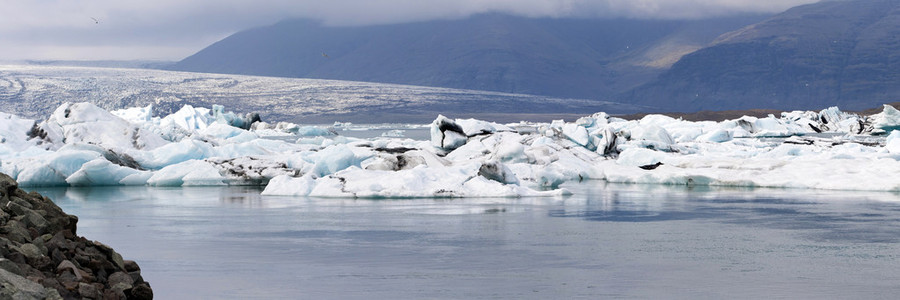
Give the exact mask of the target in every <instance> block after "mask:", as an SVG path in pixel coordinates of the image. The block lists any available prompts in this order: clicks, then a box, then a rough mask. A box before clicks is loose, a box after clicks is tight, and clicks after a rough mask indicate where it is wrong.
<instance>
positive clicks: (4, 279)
mask: <svg viewBox="0 0 900 300" xmlns="http://www.w3.org/2000/svg"><path fill="white" fill-rule="evenodd" d="M0 287H2V289H0V299H44V298H47V296H48V295H49V293H48V291H47V289H46V288H44V287H43V286H41V285H40V284H38V283H36V282H34V281H31V280H28V279H26V278H25V277H22V276H19V275H16V274H13V273H11V272H9V271H7V270H3V269H0Z"/></svg>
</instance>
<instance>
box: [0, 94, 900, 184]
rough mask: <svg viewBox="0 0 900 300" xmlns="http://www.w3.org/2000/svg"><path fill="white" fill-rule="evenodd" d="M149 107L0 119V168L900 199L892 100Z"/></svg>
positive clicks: (76, 180) (33, 178)
mask: <svg viewBox="0 0 900 300" xmlns="http://www.w3.org/2000/svg"><path fill="white" fill-rule="evenodd" d="M152 111H153V108H152V106H147V107H140V108H131V109H125V110H119V111H115V112H112V113H110V112H107V111H105V110H103V109H101V108H99V107H96V106H94V105H91V104H86V103H75V104H68V103H67V104H63V105H62V106H60V107H59V108H58V109H57V110H56V111H55V112H54V113H53V114H52V115H51V116H49V118H48V119H47V120H46V121H42V122H36V121H34V120H28V119H23V118H19V117H16V116H12V115H8V114H2V113H0V171H2V172H5V173H7V174H9V175H10V176H13V177H14V178H16V179H17V180H18V181H19V182H20V184H21V185H23V186H28V185H32V186H35V185H79V186H81V185H155V186H184V185H222V184H263V185H266V188H265V191H264V193H265V194H267V195H295V196H297V195H299V196H314V197H368V198H398V197H399V198H408V197H531V196H560V195H563V194H565V193H566V192H565V191H563V190H559V189H557V188H558V186H559V185H560V184H561V183H563V182H566V181H573V180H605V181H609V182H621V183H640V184H675V185H693V186H698V185H718V186H742V187H776V188H812V189H835V190H874V191H900V178H898V177H896V176H889V174H896V173H898V172H900V131H893V130H894V129H897V128H900V111H897V110H895V109H893V108H892V107H889V106H886V107H885V109H884V111H883V112H882V113H880V114H877V115H873V116H859V115H855V114H850V113H845V112H841V111H840V110H839V109H837V108H829V109H826V110H822V111H820V112H803V111H795V112H787V113H783V114H782V115H781V117H775V116H771V115H770V116H768V117H765V118H757V117H749V116H745V117H742V118H739V119H735V120H727V121H723V122H710V121H705V122H689V121H684V120H680V119H675V118H671V117H666V116H661V115H648V116H646V117H644V118H642V119H640V120H634V121H628V120H623V119H619V118H615V117H611V116H609V115H607V114H605V113H597V114H594V115H591V116H586V117H583V118H580V119H578V120H577V121H575V122H568V123H567V122H563V121H554V122H552V123H527V122H520V123H516V124H507V125H502V124H496V123H491V122H488V121H481V120H474V119H465V120H453V119H450V118H446V117H443V116H439V117H438V118H437V119H436V120H435V122H434V123H433V124H432V125H431V127H430V132H431V138H430V139H429V140H412V139H407V138H401V137H398V135H397V134H393V135H388V136H384V137H373V138H369V139H358V138H350V137H345V136H341V135H339V134H338V132H340V130H336V129H341V130H344V129H346V128H350V126H353V128H357V129H359V128H362V129H365V127H360V126H359V125H350V124H344V123H340V124H335V125H334V126H330V127H315V126H299V125H296V124H290V123H283V122H282V123H278V124H267V123H261V122H260V123H254V124H252V125H250V124H246V121H247V120H249V117H246V118H242V117H239V116H237V115H236V114H234V113H230V112H227V111H225V110H224V108H223V107H221V106H215V107H213V108H194V107H190V106H185V107H183V108H182V109H181V110H178V111H177V112H176V113H173V114H171V115H168V116H153V115H152ZM238 127H243V128H250V129H249V130H246V129H241V128H238ZM457 131H461V132H462V133H459V132H457ZM873 134H876V135H873ZM879 134H880V136H879Z"/></svg>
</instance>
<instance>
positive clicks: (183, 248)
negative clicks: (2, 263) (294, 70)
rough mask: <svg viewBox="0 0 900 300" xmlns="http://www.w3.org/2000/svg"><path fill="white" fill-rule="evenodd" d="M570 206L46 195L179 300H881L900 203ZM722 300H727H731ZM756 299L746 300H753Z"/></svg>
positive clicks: (109, 191) (770, 195) (182, 194)
mask: <svg viewBox="0 0 900 300" xmlns="http://www.w3.org/2000/svg"><path fill="white" fill-rule="evenodd" d="M564 187H566V188H568V189H570V190H571V191H572V192H574V195H572V196H570V197H559V198H519V199H515V198H513V199H504V198H500V199H498V198H484V199H403V200H372V199H323V198H294V197H269V196H260V195H259V193H260V189H259V188H255V187H213V188H209V187H190V188H151V187H97V188H69V189H58V188H56V189H53V188H45V189H37V190H38V191H39V192H41V193H42V194H44V195H47V196H48V197H50V198H52V199H54V201H56V202H57V203H59V204H60V206H62V207H63V209H64V210H66V211H67V212H69V213H73V214H76V215H78V216H79V218H80V221H79V233H80V234H81V235H85V236H86V237H88V238H89V239H95V240H101V241H103V242H104V243H107V244H110V245H112V246H113V247H115V248H116V249H117V250H118V251H119V252H120V253H122V254H123V255H124V256H125V257H126V258H128V259H134V260H136V261H138V262H139V263H140V264H141V267H142V269H143V273H144V274H143V275H144V277H145V278H146V279H148V280H149V281H150V282H151V284H152V285H153V287H154V292H155V293H156V294H157V296H158V297H159V298H161V299H168V298H232V299H244V298H260V297H262V298H292V297H296V295H304V296H305V297H309V298H360V299H371V298H398V297H401V298H455V299H459V298H466V299H469V298H608V297H626V298H698V297H699V298H708V297H714V298H731V297H732V296H734V295H752V296H748V297H751V298H763V297H779V298H822V297H825V298H835V297H837V298H849V297H862V298H879V297H880V296H881V297H883V296H884V295H888V294H891V293H898V292H900V287H898V286H896V284H894V283H896V282H900V259H897V258H898V256H900V254H898V253H900V197H898V195H897V194H892V193H865V192H832V191H809V190H777V189H727V188H697V187H695V188H687V187H665V186H651V185H613V184H606V183H603V182H583V183H575V184H567V185H565V186H564ZM718 296H721V297H718ZM739 298H740V297H739Z"/></svg>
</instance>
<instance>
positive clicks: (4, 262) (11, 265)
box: [0, 258, 23, 276]
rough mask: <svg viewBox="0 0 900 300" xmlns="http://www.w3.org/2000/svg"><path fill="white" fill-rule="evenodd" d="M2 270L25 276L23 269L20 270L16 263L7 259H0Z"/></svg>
mask: <svg viewBox="0 0 900 300" xmlns="http://www.w3.org/2000/svg"><path fill="white" fill-rule="evenodd" d="M0 269H3V270H6V271H9V272H11V273H13V274H16V275H19V276H22V274H23V273H22V269H20V268H19V266H18V265H16V263H15V262H13V261H11V260H8V259H6V258H0Z"/></svg>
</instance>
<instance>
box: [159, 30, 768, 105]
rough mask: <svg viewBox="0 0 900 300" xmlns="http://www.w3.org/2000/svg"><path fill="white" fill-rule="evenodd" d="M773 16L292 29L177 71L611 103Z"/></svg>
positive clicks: (232, 43) (254, 37)
mask: <svg viewBox="0 0 900 300" xmlns="http://www.w3.org/2000/svg"><path fill="white" fill-rule="evenodd" d="M765 17H767V16H761V15H752V16H735V17H727V18H719V19H708V20H691V21H673V20H668V21H661V20H626V19H615V20H610V19H550V18H525V17H516V16H510V15H504V14H496V13H491V14H481V15H475V16H471V17H468V18H465V19H459V20H437V21H424V22H414V23H404V24H390V25H371V26H356V27H337V26H325V25H322V24H320V23H317V22H314V21H310V20H287V21H283V22H279V23H276V24H274V25H271V26H266V27H260V28H254V29H250V30H246V31H242V32H238V33H235V34H234V35H231V36H229V37H227V38H225V39H223V40H221V41H219V42H217V43H215V44H213V45H211V46H209V47H207V48H206V49H203V50H202V51H200V52H198V53H196V54H194V55H192V56H190V57H188V58H186V59H184V60H182V61H180V62H178V63H176V64H175V65H173V66H171V67H170V69H172V70H181V71H194V72H209V73H228V74H247V75H266V76H280V77H303V78H323V79H340V80H354V81H367V82H381V83H401V84H411V85H420V86H434V87H448V88H461V89H473V90H486V91H498V92H508V93H523V94H535V95H549V96H554V97H569V98H585V99H608V98H609V97H610V96H612V95H616V94H618V93H621V92H625V91H628V90H629V89H631V88H633V87H635V86H637V85H639V84H642V83H645V82H648V81H650V80H652V79H654V78H655V76H656V75H658V74H660V73H661V72H662V71H663V70H665V69H667V68H668V67H670V66H671V65H672V63H674V62H675V61H677V60H678V59H679V58H680V57H681V56H682V55H684V54H686V53H690V52H692V51H695V50H697V49H700V48H701V47H703V46H705V45H707V44H708V43H710V42H712V41H713V40H714V39H715V38H716V37H718V36H719V35H720V34H722V33H725V32H728V31H731V30H736V29H739V28H741V27H743V26H746V25H749V24H752V23H755V22H758V21H760V20H762V19H764V18H765Z"/></svg>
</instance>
